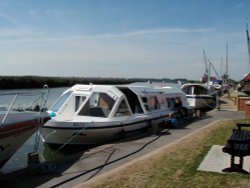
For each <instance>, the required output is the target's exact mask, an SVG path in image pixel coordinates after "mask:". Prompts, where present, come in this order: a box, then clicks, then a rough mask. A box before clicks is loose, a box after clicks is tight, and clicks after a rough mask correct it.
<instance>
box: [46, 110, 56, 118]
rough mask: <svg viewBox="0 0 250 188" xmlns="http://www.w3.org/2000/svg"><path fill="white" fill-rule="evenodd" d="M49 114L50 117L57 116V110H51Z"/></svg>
mask: <svg viewBox="0 0 250 188" xmlns="http://www.w3.org/2000/svg"><path fill="white" fill-rule="evenodd" d="M48 114H49V117H55V116H56V113H55V112H52V111H51V112H49V113H48Z"/></svg>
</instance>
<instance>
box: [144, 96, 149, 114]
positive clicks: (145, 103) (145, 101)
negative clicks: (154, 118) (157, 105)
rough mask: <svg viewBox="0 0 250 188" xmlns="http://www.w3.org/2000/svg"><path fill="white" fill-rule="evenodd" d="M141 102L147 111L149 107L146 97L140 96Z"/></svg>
mask: <svg viewBox="0 0 250 188" xmlns="http://www.w3.org/2000/svg"><path fill="white" fill-rule="evenodd" d="M142 102H143V105H144V106H145V109H146V110H147V111H149V109H148V99H147V97H142Z"/></svg>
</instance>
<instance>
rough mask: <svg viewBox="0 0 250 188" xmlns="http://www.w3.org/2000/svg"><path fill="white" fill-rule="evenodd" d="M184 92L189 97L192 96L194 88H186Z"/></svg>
mask: <svg viewBox="0 0 250 188" xmlns="http://www.w3.org/2000/svg"><path fill="white" fill-rule="evenodd" d="M182 91H183V92H184V93H186V94H187V95H192V87H184V88H183V89H182Z"/></svg>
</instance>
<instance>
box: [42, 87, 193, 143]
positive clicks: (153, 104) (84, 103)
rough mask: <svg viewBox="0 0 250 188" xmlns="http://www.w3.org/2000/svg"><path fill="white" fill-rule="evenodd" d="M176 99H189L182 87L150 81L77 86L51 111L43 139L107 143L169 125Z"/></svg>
mask: <svg viewBox="0 0 250 188" xmlns="http://www.w3.org/2000/svg"><path fill="white" fill-rule="evenodd" d="M176 98H181V99H182V100H183V101H184V100H186V97H185V94H184V93H183V92H182V91H181V90H180V89H178V90H177V89H176V90H174V89H173V88H172V89H171V87H165V88H164V87H163V86H153V85H151V84H147V83H143V84H142V83H137V84H131V85H121V86H111V85H75V86H73V87H72V88H70V89H68V90H66V91H65V92H64V93H63V94H62V95H61V96H60V97H59V99H58V100H57V101H56V103H55V104H54V105H53V106H52V108H51V109H50V110H49V111H48V113H49V114H50V115H51V117H52V119H51V120H49V121H48V122H47V123H46V124H44V125H43V126H42V129H41V136H42V140H43V141H44V142H45V143H47V144H48V145H49V146H51V147H54V148H55V147H57V148H58V147H64V146H65V145H70V146H82V145H98V144H104V143H107V142H109V141H112V140H114V139H119V138H122V137H124V136H125V135H126V134H127V133H132V132H136V131H139V130H143V129H146V128H149V127H154V126H161V125H164V124H166V123H167V122H169V121H170V116H171V114H172V113H173V111H174V109H173V108H171V104H172V106H173V105H174V104H173V103H174V100H175V99H176ZM184 104H185V105H187V104H188V103H187V102H186V101H185V103H184ZM187 108H188V107H187Z"/></svg>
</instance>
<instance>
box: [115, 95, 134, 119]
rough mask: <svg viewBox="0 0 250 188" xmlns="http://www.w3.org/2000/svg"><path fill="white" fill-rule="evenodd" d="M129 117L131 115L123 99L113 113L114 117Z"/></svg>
mask: <svg viewBox="0 0 250 188" xmlns="http://www.w3.org/2000/svg"><path fill="white" fill-rule="evenodd" d="M129 115H131V113H130V111H129V108H128V105H127V103H126V101H125V100H124V99H123V100H122V102H121V104H120V105H119V107H118V109H117V111H116V113H115V117H120V116H129Z"/></svg>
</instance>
